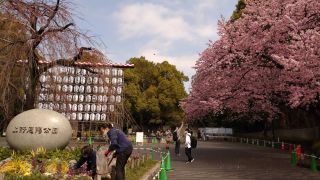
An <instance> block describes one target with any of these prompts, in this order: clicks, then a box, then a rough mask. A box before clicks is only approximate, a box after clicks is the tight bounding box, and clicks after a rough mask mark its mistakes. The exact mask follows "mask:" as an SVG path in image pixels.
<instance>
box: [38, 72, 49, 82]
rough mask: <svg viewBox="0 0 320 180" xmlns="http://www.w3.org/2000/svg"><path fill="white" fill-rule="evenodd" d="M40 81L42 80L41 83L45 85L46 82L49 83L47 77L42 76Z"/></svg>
mask: <svg viewBox="0 0 320 180" xmlns="http://www.w3.org/2000/svg"><path fill="white" fill-rule="evenodd" d="M39 80H40V82H41V83H44V82H46V81H47V78H46V76H45V75H43V74H42V75H41V76H40V79H39Z"/></svg>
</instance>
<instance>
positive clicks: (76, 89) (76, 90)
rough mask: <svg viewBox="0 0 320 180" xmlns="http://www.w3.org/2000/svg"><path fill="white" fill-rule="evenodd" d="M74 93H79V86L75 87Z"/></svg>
mask: <svg viewBox="0 0 320 180" xmlns="http://www.w3.org/2000/svg"><path fill="white" fill-rule="evenodd" d="M73 91H74V92H75V93H77V92H79V86H78V85H75V86H74V87H73Z"/></svg>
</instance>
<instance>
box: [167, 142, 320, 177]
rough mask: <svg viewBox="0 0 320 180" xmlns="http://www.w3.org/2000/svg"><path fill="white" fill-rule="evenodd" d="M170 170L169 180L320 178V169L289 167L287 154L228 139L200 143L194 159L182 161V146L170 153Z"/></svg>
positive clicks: (183, 157) (183, 159)
mask: <svg viewBox="0 0 320 180" xmlns="http://www.w3.org/2000/svg"><path fill="white" fill-rule="evenodd" d="M171 151H172V152H171V154H172V156H171V157H172V158H171V162H172V167H173V169H174V170H173V171H170V172H167V175H168V179H169V180H206V179H208V180H209V179H221V180H222V179H223V180H224V179H226V180H227V179H230V180H231V179H232V180H240V179H274V180H278V179H279V180H280V179H290V180H291V179H295V180H301V179H309V180H313V179H318V180H319V179H320V173H319V172H316V173H314V172H312V171H311V170H309V169H307V168H302V167H292V166H291V165H290V154H288V153H284V152H281V151H280V150H275V149H271V148H265V147H258V146H253V145H248V144H240V143H229V142H199V143H198V148H197V149H196V150H194V152H193V154H194V158H195V161H194V162H192V163H189V164H186V163H185V160H186V156H185V155H184V149H181V156H180V157H175V156H174V155H173V147H171Z"/></svg>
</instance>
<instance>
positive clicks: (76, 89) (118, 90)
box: [40, 85, 122, 94]
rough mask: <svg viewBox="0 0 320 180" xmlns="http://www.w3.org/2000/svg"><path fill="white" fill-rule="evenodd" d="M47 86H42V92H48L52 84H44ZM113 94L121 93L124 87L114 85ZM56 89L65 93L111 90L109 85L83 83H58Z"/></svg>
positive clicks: (95, 92) (96, 92) (105, 91)
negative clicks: (84, 84) (85, 84)
mask: <svg viewBox="0 0 320 180" xmlns="http://www.w3.org/2000/svg"><path fill="white" fill-rule="evenodd" d="M44 87H45V88H41V89H40V90H41V92H47V89H48V88H50V86H48V87H47V86H44ZM110 89H111V91H110V92H111V94H115V93H116V94H121V93H122V87H121V86H118V87H112V88H110ZM56 90H57V91H58V92H60V91H62V92H64V93H67V92H69V93H94V94H98V93H100V94H105V93H108V92H109V87H108V86H83V85H80V86H78V85H74V86H73V85H62V86H61V85H57V86H56Z"/></svg>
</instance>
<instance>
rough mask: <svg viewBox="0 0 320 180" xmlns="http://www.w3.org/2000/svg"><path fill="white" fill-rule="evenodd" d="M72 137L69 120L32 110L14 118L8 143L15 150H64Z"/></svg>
mask: <svg viewBox="0 0 320 180" xmlns="http://www.w3.org/2000/svg"><path fill="white" fill-rule="evenodd" d="M71 136H72V128H71V125H70V123H69V121H68V119H67V118H66V117H65V116H63V115H62V114H60V113H58V112H55V111H52V110H46V109H32V110H29V111H25V112H23V113H21V114H19V115H17V116H16V117H14V118H13V119H12V120H11V121H10V123H9V125H8V127H7V142H8V144H9V145H10V147H12V148H13V149H16V150H27V149H37V148H39V147H44V148H45V149H48V150H49V149H55V148H60V149H61V148H64V147H66V146H67V145H68V143H69V141H70V139H71Z"/></svg>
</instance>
